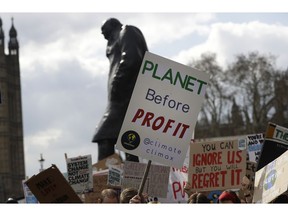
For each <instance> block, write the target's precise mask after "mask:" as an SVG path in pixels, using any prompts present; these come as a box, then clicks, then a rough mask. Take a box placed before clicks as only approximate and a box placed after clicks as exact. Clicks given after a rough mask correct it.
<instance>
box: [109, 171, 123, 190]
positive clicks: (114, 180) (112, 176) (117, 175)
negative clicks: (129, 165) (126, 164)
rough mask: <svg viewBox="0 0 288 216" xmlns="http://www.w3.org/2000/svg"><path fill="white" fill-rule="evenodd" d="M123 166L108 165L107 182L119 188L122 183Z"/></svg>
mask: <svg viewBox="0 0 288 216" xmlns="http://www.w3.org/2000/svg"><path fill="white" fill-rule="evenodd" d="M122 173H123V168H121V167H120V166H119V167H117V166H110V167H109V169H108V182H107V184H108V185H110V186H114V187H119V188H121V185H122Z"/></svg>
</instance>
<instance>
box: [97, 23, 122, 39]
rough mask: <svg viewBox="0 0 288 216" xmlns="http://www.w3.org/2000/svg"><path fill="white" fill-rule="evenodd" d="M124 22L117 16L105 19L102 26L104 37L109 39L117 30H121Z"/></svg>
mask: <svg viewBox="0 0 288 216" xmlns="http://www.w3.org/2000/svg"><path fill="white" fill-rule="evenodd" d="M121 27H122V23H120V21H119V20H118V19H116V18H109V19H107V20H105V21H104V22H103V24H102V26H101V31H102V34H103V35H104V38H105V39H107V40H109V39H110V38H111V36H113V34H114V33H115V32H119V31H120V30H121Z"/></svg>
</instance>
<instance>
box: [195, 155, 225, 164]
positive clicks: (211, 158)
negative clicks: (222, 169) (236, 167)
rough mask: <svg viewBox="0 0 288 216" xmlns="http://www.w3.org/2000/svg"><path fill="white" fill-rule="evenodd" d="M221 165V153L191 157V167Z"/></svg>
mask: <svg viewBox="0 0 288 216" xmlns="http://www.w3.org/2000/svg"><path fill="white" fill-rule="evenodd" d="M217 164H222V152H210V153H203V154H196V155H195V154H194V155H193V166H207V165H217Z"/></svg>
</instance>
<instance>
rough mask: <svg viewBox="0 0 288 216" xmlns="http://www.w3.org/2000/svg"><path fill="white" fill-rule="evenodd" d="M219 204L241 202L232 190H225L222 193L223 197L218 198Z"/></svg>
mask: <svg viewBox="0 0 288 216" xmlns="http://www.w3.org/2000/svg"><path fill="white" fill-rule="evenodd" d="M217 202H218V203H232V204H233V203H241V200H240V199H239V197H238V195H237V194H236V192H234V191H232V190H225V191H223V192H222V193H221V195H220V196H219V198H218V201H217Z"/></svg>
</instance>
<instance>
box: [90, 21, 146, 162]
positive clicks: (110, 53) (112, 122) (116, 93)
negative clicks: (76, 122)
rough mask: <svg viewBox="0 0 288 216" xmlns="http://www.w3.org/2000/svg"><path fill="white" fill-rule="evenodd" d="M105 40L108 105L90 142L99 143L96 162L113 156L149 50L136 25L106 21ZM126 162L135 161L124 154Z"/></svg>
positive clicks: (131, 156)
mask: <svg viewBox="0 0 288 216" xmlns="http://www.w3.org/2000/svg"><path fill="white" fill-rule="evenodd" d="M101 31H102V34H103V35H104V38H105V39H106V40H107V41H108V42H107V47H106V56H107V58H108V59H109V63H110V69H109V78H108V105H107V107H106V110H105V113H104V115H103V117H102V119H101V121H100V123H99V124H98V125H97V127H96V131H95V134H94V136H93V139H92V142H96V143H98V161H99V160H102V159H104V158H106V157H108V156H110V155H112V154H114V153H115V144H116V142H117V138H118V135H119V132H120V129H121V126H122V122H123V120H124V118H125V114H126V110H127V107H128V105H129V101H130V98H131V95H132V92H133V89H134V85H135V82H136V79H137V76H138V72H139V70H140V67H141V63H142V60H143V57H144V54H145V52H146V51H147V50H148V48H147V44H146V41H145V38H144V36H143V34H142V32H141V31H140V30H139V29H138V28H137V27H135V26H131V25H122V23H120V21H119V20H118V19H115V18H109V19H108V20H106V21H104V23H103V25H102V27H101ZM125 155H126V160H128V161H137V162H139V159H138V157H137V156H135V155H131V154H128V153H126V154H125Z"/></svg>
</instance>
